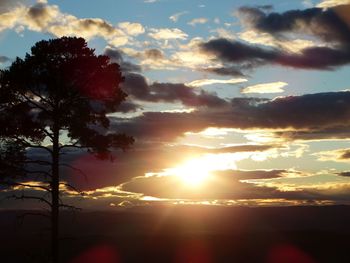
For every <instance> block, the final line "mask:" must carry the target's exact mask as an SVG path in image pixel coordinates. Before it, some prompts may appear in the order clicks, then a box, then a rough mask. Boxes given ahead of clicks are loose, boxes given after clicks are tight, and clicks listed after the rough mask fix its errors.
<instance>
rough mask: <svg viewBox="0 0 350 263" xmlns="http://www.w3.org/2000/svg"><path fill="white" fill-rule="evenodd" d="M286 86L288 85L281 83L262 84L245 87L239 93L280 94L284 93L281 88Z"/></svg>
mask: <svg viewBox="0 0 350 263" xmlns="http://www.w3.org/2000/svg"><path fill="white" fill-rule="evenodd" d="M287 85H288V83H286V82H283V81H278V82H271V83H262V84H257V85H253V86H248V87H245V88H243V89H242V90H241V93H281V92H284V90H283V89H282V88H283V87H285V86H287Z"/></svg>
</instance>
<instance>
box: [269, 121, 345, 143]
mask: <svg viewBox="0 0 350 263" xmlns="http://www.w3.org/2000/svg"><path fill="white" fill-rule="evenodd" d="M275 135H276V137H283V138H285V139H287V140H325V139H348V138H350V126H346V125H345V126H339V127H332V128H325V129H322V130H320V129H314V130H309V131H281V132H275Z"/></svg>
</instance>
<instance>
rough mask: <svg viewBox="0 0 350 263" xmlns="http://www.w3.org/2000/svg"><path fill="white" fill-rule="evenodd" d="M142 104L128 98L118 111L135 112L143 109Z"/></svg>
mask: <svg viewBox="0 0 350 263" xmlns="http://www.w3.org/2000/svg"><path fill="white" fill-rule="evenodd" d="M141 108H142V106H141V105H138V104H136V103H134V102H132V101H130V100H126V101H123V102H122V103H121V104H120V105H119V106H118V109H117V111H118V112H123V113H127V112H135V111H137V110H138V109H141Z"/></svg>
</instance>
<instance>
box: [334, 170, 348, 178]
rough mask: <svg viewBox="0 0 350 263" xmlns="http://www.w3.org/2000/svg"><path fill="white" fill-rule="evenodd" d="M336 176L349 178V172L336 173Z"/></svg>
mask: <svg viewBox="0 0 350 263" xmlns="http://www.w3.org/2000/svg"><path fill="white" fill-rule="evenodd" d="M337 175H339V176H344V177H350V172H348V171H346V172H340V173H337Z"/></svg>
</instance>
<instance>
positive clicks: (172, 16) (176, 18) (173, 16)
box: [169, 11, 188, 23]
mask: <svg viewBox="0 0 350 263" xmlns="http://www.w3.org/2000/svg"><path fill="white" fill-rule="evenodd" d="M185 14H188V11H182V12H179V13H175V14H173V15H171V16H170V17H169V19H170V20H171V21H173V22H174V23H176V22H177V21H178V20H179V18H180V16H183V15H185Z"/></svg>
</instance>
